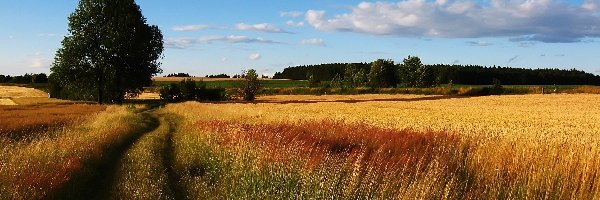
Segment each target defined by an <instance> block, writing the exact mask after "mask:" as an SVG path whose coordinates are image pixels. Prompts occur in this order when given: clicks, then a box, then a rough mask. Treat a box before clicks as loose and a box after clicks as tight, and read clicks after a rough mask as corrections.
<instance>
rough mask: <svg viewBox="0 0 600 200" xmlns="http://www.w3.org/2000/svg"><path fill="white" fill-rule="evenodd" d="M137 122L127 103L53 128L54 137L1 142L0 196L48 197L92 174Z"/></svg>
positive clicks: (129, 133) (139, 123) (128, 134)
mask: <svg viewBox="0 0 600 200" xmlns="http://www.w3.org/2000/svg"><path fill="white" fill-rule="evenodd" d="M135 120H136V117H135V115H134V114H133V113H131V112H129V111H127V109H126V108H125V107H116V106H111V107H108V108H107V110H106V112H102V113H100V114H97V115H93V117H91V118H90V121H87V122H86V123H82V124H78V125H76V126H73V127H66V128H64V129H60V130H56V131H55V133H53V134H52V135H54V136H53V137H40V138H36V139H35V140H32V141H29V142H8V141H0V143H1V144H2V146H1V147H0V166H1V167H0V180H2V181H0V198H1V199H48V198H51V197H52V196H53V195H55V194H56V193H57V192H58V191H59V190H60V189H61V188H62V187H64V186H65V184H67V183H69V182H72V181H73V180H74V178H76V177H77V176H80V175H83V174H86V173H87V174H89V173H95V172H94V171H93V170H94V169H93V168H90V167H93V166H94V163H97V162H98V160H99V159H102V158H104V157H106V156H107V151H108V150H109V149H110V148H111V147H113V146H115V145H118V144H120V143H122V142H123V141H124V140H127V139H128V138H129V137H131V135H132V131H133V130H136V129H137V128H139V127H140V126H144V124H143V123H141V122H139V121H135ZM80 187H81V186H80ZM70 192H75V191H70Z"/></svg>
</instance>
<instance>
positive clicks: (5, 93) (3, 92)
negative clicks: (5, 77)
mask: <svg viewBox="0 0 600 200" xmlns="http://www.w3.org/2000/svg"><path fill="white" fill-rule="evenodd" d="M22 97H48V93H45V92H43V91H41V90H37V89H33V88H25V87H18V86H0V98H22Z"/></svg>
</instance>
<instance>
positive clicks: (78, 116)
mask: <svg viewBox="0 0 600 200" xmlns="http://www.w3.org/2000/svg"><path fill="white" fill-rule="evenodd" d="M105 109H106V106H100V105H86V104H71V105H54V104H43V105H28V106H25V105H13V106H0V119H2V120H0V137H7V138H10V139H15V140H22V139H32V138H36V137H37V136H38V134H40V133H42V132H46V131H47V130H48V129H50V128H53V127H61V126H64V125H67V124H77V123H79V122H81V121H83V120H84V119H85V118H87V117H89V116H93V115H94V114H95V113H98V112H101V111H103V110H105Z"/></svg>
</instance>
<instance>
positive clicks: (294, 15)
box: [279, 11, 304, 17]
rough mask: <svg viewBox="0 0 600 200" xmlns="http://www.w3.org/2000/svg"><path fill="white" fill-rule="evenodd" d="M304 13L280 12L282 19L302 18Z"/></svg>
mask: <svg viewBox="0 0 600 200" xmlns="http://www.w3.org/2000/svg"><path fill="white" fill-rule="evenodd" d="M303 14H304V13H303V12H300V11H289V12H279V16H281V17H300V16H302V15H303Z"/></svg>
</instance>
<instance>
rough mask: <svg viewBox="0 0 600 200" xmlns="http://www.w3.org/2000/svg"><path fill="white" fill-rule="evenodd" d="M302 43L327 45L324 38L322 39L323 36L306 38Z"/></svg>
mask: <svg viewBox="0 0 600 200" xmlns="http://www.w3.org/2000/svg"><path fill="white" fill-rule="evenodd" d="M301 43H302V44H303V45H315V46H325V43H324V42H323V39H321V38H311V39H304V40H302V42H301Z"/></svg>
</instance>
